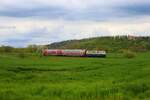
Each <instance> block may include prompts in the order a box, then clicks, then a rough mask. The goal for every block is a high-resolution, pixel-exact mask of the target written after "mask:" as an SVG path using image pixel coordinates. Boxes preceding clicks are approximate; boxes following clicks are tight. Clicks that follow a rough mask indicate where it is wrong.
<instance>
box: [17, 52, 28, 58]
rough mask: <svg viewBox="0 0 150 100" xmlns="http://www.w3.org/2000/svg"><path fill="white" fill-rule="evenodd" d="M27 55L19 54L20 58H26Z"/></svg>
mask: <svg viewBox="0 0 150 100" xmlns="http://www.w3.org/2000/svg"><path fill="white" fill-rule="evenodd" d="M26 56H27V55H26V54H25V53H24V52H20V53H18V57H19V58H25V57H26Z"/></svg>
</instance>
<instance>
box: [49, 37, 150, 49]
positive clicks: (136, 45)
mask: <svg viewBox="0 0 150 100" xmlns="http://www.w3.org/2000/svg"><path fill="white" fill-rule="evenodd" d="M149 42H150V37H128V36H116V37H96V38H89V39H82V40H69V41H63V42H58V43H52V44H50V45H48V46H49V48H54V49H58V48H60V49H62V48H67V49H89V50H91V49H94V50H106V51H108V52H119V50H120V49H129V50H131V51H136V52H144V51H149V50H150V43H149Z"/></svg>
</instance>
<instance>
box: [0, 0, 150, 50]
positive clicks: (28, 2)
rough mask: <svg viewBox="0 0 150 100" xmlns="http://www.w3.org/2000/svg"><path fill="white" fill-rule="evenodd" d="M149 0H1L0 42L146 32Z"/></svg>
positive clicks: (41, 41) (38, 41)
mask: <svg viewBox="0 0 150 100" xmlns="http://www.w3.org/2000/svg"><path fill="white" fill-rule="evenodd" d="M149 9H150V1H149V0H142V1H139V0H132V1H131V0H109V1H106V0H21V1H20V0H13V1H10V0H1V2H0V22H1V23H0V45H12V46H17V47H18V46H19V47H22V46H27V45H29V44H47V43H52V42H57V41H62V40H68V39H82V38H89V37H95V36H107V35H124V34H132V35H150V33H149V32H150V11H149Z"/></svg>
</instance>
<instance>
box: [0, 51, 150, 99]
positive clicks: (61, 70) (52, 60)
mask: <svg viewBox="0 0 150 100" xmlns="http://www.w3.org/2000/svg"><path fill="white" fill-rule="evenodd" d="M136 55H137V56H136V57H135V58H132V59H128V58H125V57H123V55H122V54H119V53H111V54H108V55H107V57H106V58H86V57H85V58H84V57H83V58H80V57H56V56H50V57H39V56H36V55H32V56H31V55H30V56H27V57H24V58H21V57H19V56H17V55H16V54H0V100H150V52H145V53H137V54H136Z"/></svg>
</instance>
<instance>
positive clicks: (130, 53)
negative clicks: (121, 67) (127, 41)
mask: <svg viewBox="0 0 150 100" xmlns="http://www.w3.org/2000/svg"><path fill="white" fill-rule="evenodd" d="M123 55H124V57H126V58H134V57H135V56H136V55H135V53H134V52H133V51H130V50H124V51H123Z"/></svg>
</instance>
